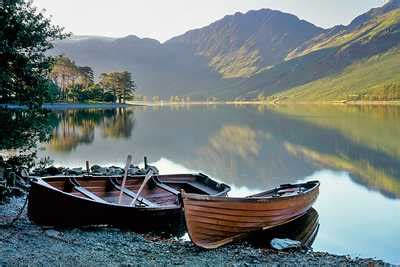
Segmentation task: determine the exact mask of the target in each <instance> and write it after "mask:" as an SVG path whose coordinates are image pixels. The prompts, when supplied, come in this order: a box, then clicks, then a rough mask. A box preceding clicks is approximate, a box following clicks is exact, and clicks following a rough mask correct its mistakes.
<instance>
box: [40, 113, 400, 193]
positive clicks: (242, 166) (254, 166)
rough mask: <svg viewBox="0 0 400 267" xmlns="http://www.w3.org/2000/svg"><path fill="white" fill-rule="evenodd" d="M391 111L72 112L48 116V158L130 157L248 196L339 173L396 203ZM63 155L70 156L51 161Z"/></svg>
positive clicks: (399, 149)
mask: <svg viewBox="0 0 400 267" xmlns="http://www.w3.org/2000/svg"><path fill="white" fill-rule="evenodd" d="M399 110H400V107H348V106H305V105H304V106H295V105H293V106H279V107H268V106H254V107H253V106H252V107H248V106H238V107H235V106H215V107H212V108H210V107H202V106H181V107H180V106H173V107H155V108H152V107H137V108H136V107H135V108H129V109H117V110H89V111H88V110H71V111H65V112H58V113H55V114H56V116H57V118H58V121H59V122H58V125H57V127H56V128H55V129H54V131H53V138H52V140H51V141H50V143H49V144H48V146H47V148H48V150H47V152H46V155H49V156H50V157H51V158H53V159H55V161H56V163H57V161H58V160H59V161H62V162H65V160H67V161H69V162H79V164H81V162H84V161H85V160H87V159H91V161H93V162H96V163H97V164H121V165H122V162H123V160H124V157H125V156H126V155H127V154H130V153H132V152H134V153H135V155H137V156H138V157H142V156H144V155H147V156H148V157H149V158H150V159H151V160H152V161H158V160H159V159H161V158H168V159H170V160H171V161H173V162H176V163H179V164H182V165H183V166H185V167H187V168H189V169H192V170H199V171H202V172H205V173H207V174H209V175H211V176H213V177H215V178H217V179H219V180H221V181H223V182H226V183H228V184H231V185H234V186H237V187H246V188H247V189H249V190H262V189H264V188H270V187H274V186H276V185H279V184H282V183H293V182H296V181H298V180H299V179H301V178H303V177H307V176H310V175H311V174H313V173H315V172H316V171H319V170H321V169H334V170H339V171H343V170H344V171H347V172H349V173H350V176H351V177H352V179H353V181H354V182H356V183H358V184H361V185H363V186H364V187H367V188H370V189H374V190H377V191H379V192H381V193H382V194H384V195H385V196H386V197H390V198H400V143H399V142H398V137H399V136H400V124H399V123H398V122H399V121H400V112H399ZM136 124H138V125H136ZM133 131H134V135H133ZM117 140H118V142H117ZM83 144H84V145H88V146H90V148H91V149H90V154H89V151H86V150H83V149H81V148H80V145H83ZM100 144H101V145H100ZM105 150H106V151H107V153H103V151H105ZM72 151H74V152H72ZM65 152H69V153H70V155H69V156H68V158H66V157H61V156H60V157H59V156H58V155H61V154H62V153H65ZM135 157H136V156H135ZM316 178H317V177H316Z"/></svg>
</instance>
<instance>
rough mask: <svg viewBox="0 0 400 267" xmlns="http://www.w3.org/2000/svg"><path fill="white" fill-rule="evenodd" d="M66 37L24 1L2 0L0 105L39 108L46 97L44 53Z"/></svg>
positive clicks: (49, 61) (48, 60)
mask: <svg viewBox="0 0 400 267" xmlns="http://www.w3.org/2000/svg"><path fill="white" fill-rule="evenodd" d="M64 37H66V35H65V34H63V29H62V28H60V27H57V26H52V25H51V23H50V20H49V19H48V18H46V17H45V16H44V15H43V14H42V13H40V12H38V11H37V9H36V8H35V7H33V6H32V2H31V1H29V2H27V1H24V0H5V1H2V6H1V7H0V102H3V103H5V102H16V103H21V104H26V105H28V106H32V107H33V106H40V105H41V103H42V102H43V100H44V99H45V98H46V97H48V94H47V90H46V89H47V82H48V79H47V77H48V75H49V70H50V68H51V64H52V59H51V58H50V57H48V56H46V55H45V53H44V52H45V51H46V50H48V49H50V48H52V47H53V45H52V41H53V40H55V39H62V38H64Z"/></svg>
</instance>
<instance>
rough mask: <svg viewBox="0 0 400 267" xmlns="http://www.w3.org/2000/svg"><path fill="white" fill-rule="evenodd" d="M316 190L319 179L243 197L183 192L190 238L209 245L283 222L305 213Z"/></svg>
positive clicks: (241, 236)
mask: <svg viewBox="0 0 400 267" xmlns="http://www.w3.org/2000/svg"><path fill="white" fill-rule="evenodd" d="M318 194H319V182H318V181H311V182H307V183H302V184H296V185H291V184H288V185H281V186H280V187H278V188H275V189H273V190H270V191H266V192H263V193H260V194H257V195H253V196H249V197H245V198H228V197H221V196H217V197H214V196H204V195H198V194H193V193H186V192H182V199H183V206H184V212H185V221H186V226H187V229H188V233H189V236H190V239H191V240H192V241H193V243H195V244H196V245H197V246H199V247H202V248H206V249H212V248H217V247H220V246H222V245H225V244H227V243H230V242H232V241H235V240H237V239H241V238H243V237H246V236H247V235H248V234H249V233H251V232H254V231H260V230H265V229H269V228H272V227H276V226H279V225H283V224H286V223H288V222H290V221H293V220H295V219H296V218H299V217H300V216H302V215H304V214H305V213H306V212H307V211H308V210H309V209H310V208H311V207H312V205H313V204H314V202H315V200H316V199H317V197H318Z"/></svg>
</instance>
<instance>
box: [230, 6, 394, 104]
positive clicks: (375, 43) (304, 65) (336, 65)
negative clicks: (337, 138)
mask: <svg viewBox="0 0 400 267" xmlns="http://www.w3.org/2000/svg"><path fill="white" fill-rule="evenodd" d="M345 28H346V27H345ZM330 35H333V37H332V36H330ZM399 44H400V8H397V9H395V10H392V11H390V12H389V13H385V14H383V15H381V16H378V17H374V18H373V19H371V20H369V21H367V22H365V23H363V24H361V25H360V26H359V27H358V28H355V29H352V28H349V29H347V28H346V30H344V31H343V30H340V27H339V29H336V30H331V31H329V32H328V33H325V34H324V35H323V38H322V37H318V38H317V39H313V40H312V41H311V42H309V46H308V47H306V48H304V47H303V48H298V49H297V50H296V51H295V52H293V53H292V54H291V55H290V57H291V59H289V60H287V61H286V62H284V63H281V64H278V65H275V66H274V67H272V68H269V69H266V70H264V71H262V72H260V73H259V74H257V75H256V76H254V77H252V78H250V79H248V80H246V81H244V82H243V83H242V84H240V85H239V86H237V91H236V92H235V90H232V92H235V93H237V94H240V95H242V96H243V97H246V98H255V97H256V96H257V95H259V94H263V95H264V96H271V95H274V94H278V97H281V98H283V97H288V96H293V95H292V92H293V91H292V90H291V89H293V88H295V90H296V93H298V94H296V95H295V97H296V99H295V98H293V97H291V100H298V101H304V100H309V101H315V100H324V101H325V100H343V99H348V97H347V96H349V95H350V96H353V95H358V94H360V93H361V92H358V91H353V90H365V87H367V89H368V90H372V91H373V93H374V94H375V93H377V94H380V88H381V87H383V88H386V89H385V90H388V91H390V92H391V91H393V90H394V91H398V89H397V85H394V86H393V85H392V82H396V81H397V78H396V77H398V76H397V75H398V74H397V73H396V71H397V70H398V55H397V54H398V53H399V50H398V49H396V47H397V48H398V47H400V46H399ZM388 51H390V52H388ZM371 64H372V65H374V66H370V65H371ZM371 71H373V73H370V72H371ZM377 71H378V73H379V75H377V74H376V73H377ZM372 74H373V75H372ZM343 75H347V76H346V77H344V76H343ZM378 76H380V77H378ZM316 81H318V83H317V84H315V82H316ZM339 81H340V82H339ZM326 82H330V83H327V84H325V83H326ZM321 86H322V87H323V88H325V87H326V88H327V90H328V89H329V92H325V91H324V89H323V88H322V89H320V87H321ZM299 88H301V89H299ZM306 88H307V89H308V90H307V93H304V95H303V94H300V93H299V92H300V91H301V90H303V89H306ZM288 90H290V93H287V94H286V93H283V94H280V93H281V92H285V91H288ZM376 90H378V91H376ZM395 94H396V95H397V93H395ZM384 100H387V99H384Z"/></svg>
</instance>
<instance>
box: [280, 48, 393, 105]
mask: <svg viewBox="0 0 400 267" xmlns="http://www.w3.org/2000/svg"><path fill="white" fill-rule="evenodd" d="M272 99H274V100H284V101H347V100H400V49H394V50H391V51H389V52H386V53H383V54H379V55H377V56H373V57H371V58H369V59H366V60H362V61H361V62H358V63H354V64H352V65H350V66H349V67H347V68H346V69H344V70H343V71H342V72H341V73H339V74H335V75H331V76H328V77H327V78H323V79H319V80H317V81H314V82H310V83H307V84H305V85H303V86H298V87H295V88H293V89H291V90H289V91H286V92H283V93H279V94H276V95H274V96H273V97H272Z"/></svg>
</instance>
